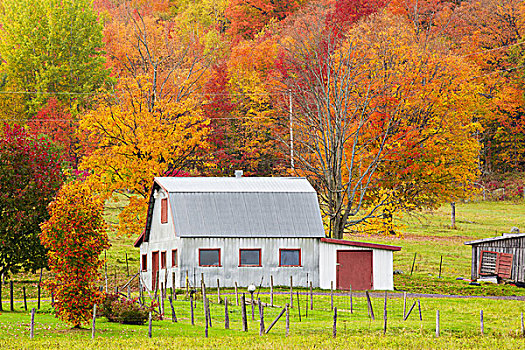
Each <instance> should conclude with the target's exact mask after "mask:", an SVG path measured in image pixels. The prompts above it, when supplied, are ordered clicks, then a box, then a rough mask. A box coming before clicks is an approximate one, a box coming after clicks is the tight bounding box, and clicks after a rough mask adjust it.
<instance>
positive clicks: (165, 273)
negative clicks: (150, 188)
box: [140, 190, 186, 290]
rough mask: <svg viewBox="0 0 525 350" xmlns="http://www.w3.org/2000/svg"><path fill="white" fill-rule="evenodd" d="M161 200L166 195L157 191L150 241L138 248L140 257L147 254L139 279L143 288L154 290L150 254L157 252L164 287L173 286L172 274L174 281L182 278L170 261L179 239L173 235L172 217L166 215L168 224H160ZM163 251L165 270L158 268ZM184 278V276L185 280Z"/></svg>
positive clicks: (161, 191) (178, 286) (169, 210)
mask: <svg viewBox="0 0 525 350" xmlns="http://www.w3.org/2000/svg"><path fill="white" fill-rule="evenodd" d="M163 198H168V196H167V193H166V192H164V191H163V190H159V191H158V192H157V195H156V197H155V205H154V207H153V213H152V220H151V232H152V233H153V234H152V235H151V239H150V241H149V242H142V244H141V246H140V255H141V256H142V255H143V254H147V256H148V258H147V259H148V265H147V270H146V271H142V272H141V278H142V281H143V282H144V284H145V286H146V287H147V288H148V289H150V290H151V289H152V288H154V286H152V285H151V283H152V278H151V273H152V268H153V262H152V252H155V251H158V252H159V270H160V282H162V283H164V281H165V280H166V282H167V283H166V287H167V288H169V287H172V285H173V281H172V280H173V273H175V281H176V282H177V281H180V279H181V278H182V277H181V276H180V273H179V269H178V268H176V267H172V261H171V257H172V255H171V251H172V250H173V249H177V248H178V247H179V245H180V238H178V237H176V236H175V234H174V225H173V217H172V216H171V215H168V222H167V223H165V224H162V223H161V222H160V215H161V204H160V203H161V200H162V199H163ZM167 203H168V213H170V212H171V208H170V205H171V204H170V201H169V200H168V201H167ZM162 251H165V252H166V269H161V268H160V252H162ZM179 260H180V257H179ZM185 277H186V276H184V278H185ZM175 287H177V288H180V287H181V285H177V283H175Z"/></svg>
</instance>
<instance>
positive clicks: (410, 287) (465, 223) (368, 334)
mask: <svg viewBox="0 0 525 350" xmlns="http://www.w3.org/2000/svg"><path fill="white" fill-rule="evenodd" d="M123 204H124V202H117V203H108V205H107V208H106V219H107V220H108V221H109V222H113V223H115V222H116V221H117V215H118V212H119V210H120V207H122V205H123ZM523 213H525V203H524V202H470V203H457V205H456V228H455V229H452V228H450V205H444V206H442V207H441V208H439V209H438V210H437V211H435V212H425V213H420V214H418V215H417V216H411V217H408V218H405V219H404V220H403V221H402V223H403V225H404V226H405V230H404V237H403V238H392V237H370V236H366V237H365V236H357V235H353V236H348V237H346V238H347V239H351V240H361V241H368V242H376V243H383V244H392V245H398V246H401V247H402V250H401V251H400V252H396V253H394V269H396V270H401V271H403V273H402V274H398V275H395V286H396V290H397V292H392V293H389V295H390V298H389V300H388V330H387V334H386V335H383V333H382V327H383V299H382V298H379V297H377V296H376V297H375V298H374V299H373V304H374V310H375V314H376V320H375V321H371V320H370V318H369V316H368V312H367V307H366V302H365V299H364V298H363V297H362V296H359V297H354V299H353V301H354V303H353V306H354V313H353V314H351V313H350V312H349V309H350V306H349V305H350V302H349V297H348V295H345V296H336V297H335V306H336V307H338V308H339V310H340V311H339V317H338V326H337V329H338V336H337V337H336V338H335V339H334V338H333V337H332V336H331V332H332V322H333V314H332V312H331V311H330V299H329V296H316V299H315V308H314V310H313V311H309V315H308V317H307V318H306V317H305V313H304V301H306V296H303V298H302V303H303V305H301V308H302V316H303V317H302V320H301V322H299V319H298V315H297V309H296V308H295V309H293V310H292V311H291V330H290V336H289V337H286V336H285V329H284V317H283V319H281V320H280V321H279V322H278V323H277V325H276V326H275V327H274V329H272V331H271V333H270V334H268V335H266V336H265V337H264V341H261V340H260V338H259V324H258V321H257V320H255V321H251V317H250V321H249V332H247V333H245V332H242V331H241V322H240V320H241V316H240V315H241V313H240V312H241V311H240V307H238V306H235V305H233V306H230V320H231V329H230V330H224V323H223V322H224V306H223V304H217V303H216V301H217V298H216V295H215V296H214V295H211V296H210V300H211V301H213V302H214V303H213V304H212V317H213V322H214V324H213V327H212V328H211V329H210V337H209V338H208V339H206V338H204V327H203V323H204V320H203V312H202V306H201V304H198V306H197V309H196V311H195V312H196V313H195V315H196V325H195V326H192V325H191V324H190V321H189V303H188V301H187V300H183V298H179V300H178V301H176V302H175V308H176V313H177V315H178V317H179V322H178V323H172V322H171V321H169V320H164V321H155V322H154V323H153V338H152V339H149V338H148V337H147V326H127V325H119V324H114V323H109V322H107V321H106V320H105V319H104V318H101V319H98V320H97V334H96V339H95V340H91V330H90V329H81V330H72V329H70V328H69V326H68V325H66V324H64V323H62V322H60V321H59V320H57V319H56V318H55V317H54V315H53V310H52V308H51V307H50V306H49V294H48V293H47V291H42V297H43V299H45V300H47V301H45V302H43V306H42V308H41V310H40V311H39V313H38V314H37V317H36V331H35V339H33V340H31V341H29V313H28V312H27V311H25V309H24V305H23V302H22V296H23V287H26V294H27V297H28V299H29V304H28V309H31V307H34V306H36V304H35V302H34V301H35V298H36V285H37V282H38V277H39V276H38V274H34V275H33V274H20V275H17V276H14V281H15V284H14V296H15V299H17V300H16V302H15V311H14V312H10V311H6V310H8V309H9V302H8V297H9V285H8V284H4V285H3V286H2V287H3V288H2V298H3V309H4V311H3V312H2V313H1V314H0V345H1V346H0V347H1V348H66V347H67V348H71V349H77V348H82V349H85V348H87V349H91V348H96V349H99V348H108V349H109V348H111V349H114V348H140V349H144V348H146V349H147V348H151V349H153V348H159V347H167V348H175V347H179V348H180V347H182V348H224V349H226V348H241V347H246V346H249V347H251V348H256V349H258V348H312V347H320V348H445V347H447V348H452V349H460V348H494V347H498V348H519V347H522V346H523V339H522V338H520V337H519V333H520V327H521V325H520V315H521V312H523V311H525V310H524V309H525V307H524V306H523V305H525V304H523V301H516V300H492V299H485V298H471V299H460V298H439V299H438V298H421V306H422V316H423V321H420V320H419V313H418V310H417V307H416V308H415V309H414V311H413V312H412V314H411V316H410V318H409V319H408V320H407V321H402V315H403V300H402V297H401V296H402V293H401V291H408V292H409V293H436V294H453V295H498V296H512V295H519V296H525V288H517V287H515V286H511V285H493V284H488V283H487V284H483V285H481V286H471V285H468V282H465V281H462V280H456V278H457V277H464V278H470V254H471V248H470V246H466V245H464V244H463V243H464V242H465V241H469V240H474V239H480V238H485V237H492V236H495V235H501V234H502V233H503V232H508V231H510V229H511V227H513V226H516V227H518V228H520V230H522V231H525V215H523ZM110 240H111V248H110V249H109V250H108V251H107V272H108V287H109V289H110V290H113V289H114V288H115V287H116V286H121V285H123V284H124V283H125V282H126V281H127V279H128V278H129V277H128V272H127V271H128V270H129V273H130V275H133V274H134V273H135V272H136V271H137V269H138V268H139V259H138V252H137V249H136V248H133V242H134V240H135V237H131V238H128V237H121V236H117V235H116V234H114V233H110ZM126 254H127V262H126ZM414 254H416V260H415V264H414V269H413V271H412V273H411V268H412V263H413V261H414V260H413V259H414ZM441 258H442V259H443V263H442V271H441V278H438V274H439V265H440V260H441ZM47 275H48V274H47V273H44V280H45V279H46V278H47ZM100 285H104V281H103V280H101V281H100ZM282 291H283V292H284V289H283V290H282ZM232 292H233V291H232V290H224V291H223V293H232ZM266 292H268V291H267V290H262V293H263V294H261V299H262V300H263V301H266V302H267V301H269V296H268V295H267V294H265V293H266ZM318 292H319V290H318ZM134 293H135V294H136V291H134ZM228 298H229V300H230V305H231V303H232V301H234V296H233V295H231V294H230V295H228ZM303 299H304V300H303ZM287 301H288V297H287V296H285V295H280V296H276V302H275V303H276V304H278V305H283V304H284V303H286V302H287ZM413 301H414V300H413V299H412V298H410V294H409V302H408V305H407V308H408V307H410V306H411V305H412V302H413ZM438 309H439V310H440V312H441V336H440V337H439V338H436V337H435V318H436V310H438ZM480 310H483V311H484V318H485V335H484V336H481V335H480V323H479V318H480V316H479V313H480ZM165 311H166V313H167V314H171V311H170V309H169V303H167V302H166V305H165ZM279 311H280V309H278V308H267V309H265V323H266V326H268V325H269V324H270V322H271V320H272V319H273V318H274V317H275V316H276V315H277V314H278V313H279ZM248 313H249V314H250V309H249V308H248ZM256 313H257V311H256Z"/></svg>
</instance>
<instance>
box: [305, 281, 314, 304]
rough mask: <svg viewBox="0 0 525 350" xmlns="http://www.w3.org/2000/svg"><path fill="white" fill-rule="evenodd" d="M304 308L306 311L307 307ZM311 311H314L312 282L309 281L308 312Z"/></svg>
mask: <svg viewBox="0 0 525 350" xmlns="http://www.w3.org/2000/svg"><path fill="white" fill-rule="evenodd" d="M306 308H307V309H308V305H307V306H306ZM313 309H314V291H313V286H312V282H311V281H310V310H313Z"/></svg>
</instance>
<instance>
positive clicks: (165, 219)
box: [160, 198, 168, 224]
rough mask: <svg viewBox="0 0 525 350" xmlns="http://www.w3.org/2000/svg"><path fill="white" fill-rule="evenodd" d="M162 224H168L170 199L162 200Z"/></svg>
mask: <svg viewBox="0 0 525 350" xmlns="http://www.w3.org/2000/svg"><path fill="white" fill-rule="evenodd" d="M160 223H161V224H167V223H168V198H162V199H161V200H160Z"/></svg>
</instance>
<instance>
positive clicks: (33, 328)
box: [0, 281, 35, 339]
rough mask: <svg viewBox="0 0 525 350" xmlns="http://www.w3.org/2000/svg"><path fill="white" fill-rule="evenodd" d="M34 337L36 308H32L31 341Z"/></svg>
mask: <svg viewBox="0 0 525 350" xmlns="http://www.w3.org/2000/svg"><path fill="white" fill-rule="evenodd" d="M0 283H1V281H0ZM34 337H35V308H32V309H31V329H30V332H29V339H33V338H34Z"/></svg>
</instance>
